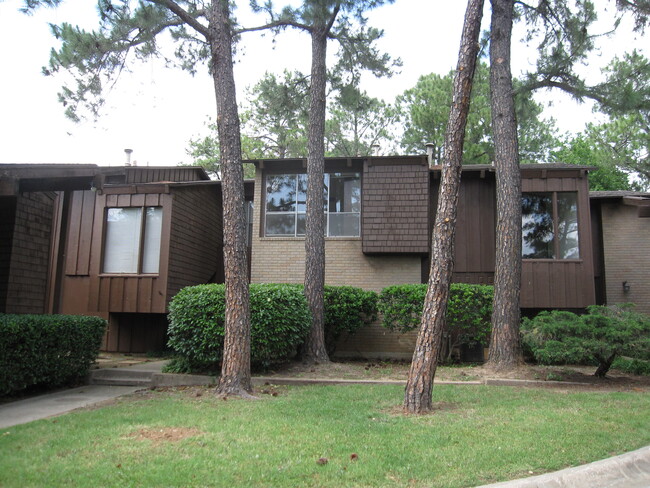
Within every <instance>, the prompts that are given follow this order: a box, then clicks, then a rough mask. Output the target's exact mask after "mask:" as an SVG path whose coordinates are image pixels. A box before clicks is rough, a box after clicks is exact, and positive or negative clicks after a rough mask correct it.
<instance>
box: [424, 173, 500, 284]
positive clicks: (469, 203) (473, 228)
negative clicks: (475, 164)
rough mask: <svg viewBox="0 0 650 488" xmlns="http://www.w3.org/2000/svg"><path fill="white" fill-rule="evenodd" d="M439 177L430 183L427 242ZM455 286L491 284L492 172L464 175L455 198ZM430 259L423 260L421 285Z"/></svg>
mask: <svg viewBox="0 0 650 488" xmlns="http://www.w3.org/2000/svg"><path fill="white" fill-rule="evenodd" d="M439 187H440V179H439V175H436V174H435V173H434V177H433V178H432V180H431V195H432V198H431V204H430V206H429V211H430V214H431V218H430V220H429V242H431V232H432V231H433V223H434V221H435V215H436V210H437V204H438V190H439ZM457 212H458V213H457V221H456V241H455V246H454V274H453V277H452V281H453V282H454V283H472V284H493V283H494V256H495V251H496V249H495V228H496V185H495V181H494V174H493V173H491V172H486V171H483V172H479V171H476V172H468V171H465V172H463V175H462V179H461V183H460V192H459V197H458V211H457ZM429 265H430V261H429V256H427V257H426V259H424V260H423V266H422V282H423V283H426V282H427V281H428V277H429Z"/></svg>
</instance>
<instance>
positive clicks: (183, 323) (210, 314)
mask: <svg viewBox="0 0 650 488" xmlns="http://www.w3.org/2000/svg"><path fill="white" fill-rule="evenodd" d="M225 292H226V288H225V285H223V284H211V285H198V286H189V287H186V288H183V289H182V290H181V291H180V292H178V294H177V295H176V296H175V297H174V298H173V299H172V301H171V302H170V304H169V329H168V332H169V342H168V345H169V347H170V348H171V349H172V350H173V351H174V352H175V353H176V355H177V357H176V358H175V359H174V360H173V361H172V364H171V365H170V366H169V367H168V370H170V371H176V372H205V373H214V374H217V373H218V369H219V362H220V361H221V358H222V353H223V340H224V332H225V331H224V325H225V311H226V306H225ZM250 307H251V363H252V364H253V365H254V366H262V367H268V366H270V365H271V364H273V363H275V362H280V361H283V360H286V359H288V358H290V357H291V356H293V355H294V354H295V352H296V349H297V347H298V346H299V345H300V344H301V343H302V342H303V341H304V339H305V337H306V335H307V333H308V331H309V323H310V321H309V310H308V308H307V301H306V300H305V296H304V295H303V292H302V287H301V286H299V285H277V284H251V285H250Z"/></svg>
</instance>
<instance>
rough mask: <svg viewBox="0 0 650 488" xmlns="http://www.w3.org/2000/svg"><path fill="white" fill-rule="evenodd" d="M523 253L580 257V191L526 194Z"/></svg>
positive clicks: (525, 255)
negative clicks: (578, 193)
mask: <svg viewBox="0 0 650 488" xmlns="http://www.w3.org/2000/svg"><path fill="white" fill-rule="evenodd" d="M521 213H522V257H523V258H524V259H578V258H579V257H580V252H579V245H578V244H579V242H578V195H577V193H576V192H547V193H524V194H523V195H522V212H521Z"/></svg>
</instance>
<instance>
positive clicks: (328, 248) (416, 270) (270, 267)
mask: <svg viewBox="0 0 650 488" xmlns="http://www.w3.org/2000/svg"><path fill="white" fill-rule="evenodd" d="M261 188H262V179H261V175H260V171H259V170H258V172H257V177H256V181H255V208H254V215H253V242H252V265H251V282H252V283H269V282H277V283H302V282H303V281H304V276H305V240H304V239H302V238H272V237H269V238H265V237H260V206H261V205H260V204H259V203H258V202H260V201H261V200H260V199H261ZM420 276H421V257H420V256H404V255H402V256H400V255H386V256H367V255H365V254H363V252H362V249H361V239H359V238H351V239H344V238H329V239H326V242H325V282H326V283H327V284H330V285H350V286H356V287H359V288H363V289H366V290H375V291H381V290H382V289H383V288H385V287H386V286H389V285H395V284H403V283H420ZM414 345H415V334H406V335H404V334H395V333H390V332H388V331H386V330H385V329H384V328H382V327H381V326H380V325H378V324H374V325H371V326H370V327H366V328H364V329H363V330H362V331H359V332H358V333H357V334H355V335H354V336H353V337H351V338H349V339H348V340H344V341H343V342H342V343H341V344H339V347H338V350H337V355H341V356H357V357H399V358H409V359H410V358H411V355H412V352H413V347H414Z"/></svg>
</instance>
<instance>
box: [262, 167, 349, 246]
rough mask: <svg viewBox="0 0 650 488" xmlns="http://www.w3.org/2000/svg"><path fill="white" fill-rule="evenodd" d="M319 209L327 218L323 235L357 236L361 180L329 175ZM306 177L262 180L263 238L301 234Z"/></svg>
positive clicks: (292, 176)
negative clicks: (264, 182)
mask: <svg viewBox="0 0 650 488" xmlns="http://www.w3.org/2000/svg"><path fill="white" fill-rule="evenodd" d="M323 210H324V212H325V214H326V216H327V225H326V235H327V236H329V237H358V236H359V235H360V223H359V222H360V215H361V178H360V176H359V173H329V174H326V175H325V180H324V184H323ZM306 211H307V175H305V174H292V175H269V176H267V177H266V212H265V215H266V223H265V227H264V228H265V235H266V236H270V237H296V236H304V235H305V219H306V217H305V216H306Z"/></svg>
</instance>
